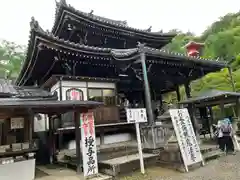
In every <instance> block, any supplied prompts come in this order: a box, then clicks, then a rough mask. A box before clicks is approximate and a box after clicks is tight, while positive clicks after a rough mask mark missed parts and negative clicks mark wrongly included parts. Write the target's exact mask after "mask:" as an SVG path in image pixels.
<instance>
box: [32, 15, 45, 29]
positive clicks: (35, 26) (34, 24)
mask: <svg viewBox="0 0 240 180" xmlns="http://www.w3.org/2000/svg"><path fill="white" fill-rule="evenodd" d="M30 28H31V30H35V31H42V32H44V30H43V29H42V28H41V27H40V25H39V23H38V21H37V20H35V18H34V17H32V18H31V21H30Z"/></svg>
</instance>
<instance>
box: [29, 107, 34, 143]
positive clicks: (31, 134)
mask: <svg viewBox="0 0 240 180" xmlns="http://www.w3.org/2000/svg"><path fill="white" fill-rule="evenodd" d="M33 121H34V113H33V111H32V110H30V111H29V118H28V128H29V134H28V135H29V141H30V142H32V138H33Z"/></svg>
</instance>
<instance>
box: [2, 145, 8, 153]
mask: <svg viewBox="0 0 240 180" xmlns="http://www.w3.org/2000/svg"><path fill="white" fill-rule="evenodd" d="M9 149H10V145H2V146H0V153H4V152H7V150H9Z"/></svg>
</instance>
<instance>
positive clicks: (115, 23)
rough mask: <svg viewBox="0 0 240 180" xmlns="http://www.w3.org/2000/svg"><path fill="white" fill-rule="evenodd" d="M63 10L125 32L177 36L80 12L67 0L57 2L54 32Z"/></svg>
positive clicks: (91, 13)
mask: <svg viewBox="0 0 240 180" xmlns="http://www.w3.org/2000/svg"><path fill="white" fill-rule="evenodd" d="M63 8H66V9H67V10H69V11H70V12H72V13H75V14H77V15H78V16H84V17H86V18H89V19H91V20H93V21H99V22H101V23H106V24H109V25H113V26H115V27H118V28H123V29H124V30H129V31H138V32H142V33H145V34H152V35H159V36H166V35H168V36H172V37H174V36H176V34H175V33H163V32H162V31H157V32H151V26H150V28H148V29H145V30H144V29H138V28H134V27H130V26H128V25H127V21H121V20H113V19H109V18H105V17H102V16H98V15H94V14H93V11H92V12H90V13H86V12H83V11H80V10H78V9H75V8H74V7H73V6H71V5H70V4H67V3H66V0H60V2H56V12H55V20H54V25H53V28H52V32H53V31H55V29H56V22H57V20H58V18H60V16H61V15H60V14H59V13H60V11H61V10H62V9H63Z"/></svg>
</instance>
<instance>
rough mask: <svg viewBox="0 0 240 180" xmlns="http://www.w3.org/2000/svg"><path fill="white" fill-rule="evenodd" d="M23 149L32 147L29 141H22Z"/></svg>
mask: <svg viewBox="0 0 240 180" xmlns="http://www.w3.org/2000/svg"><path fill="white" fill-rule="evenodd" d="M22 149H30V144H29V143H28V142H26V143H22Z"/></svg>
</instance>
